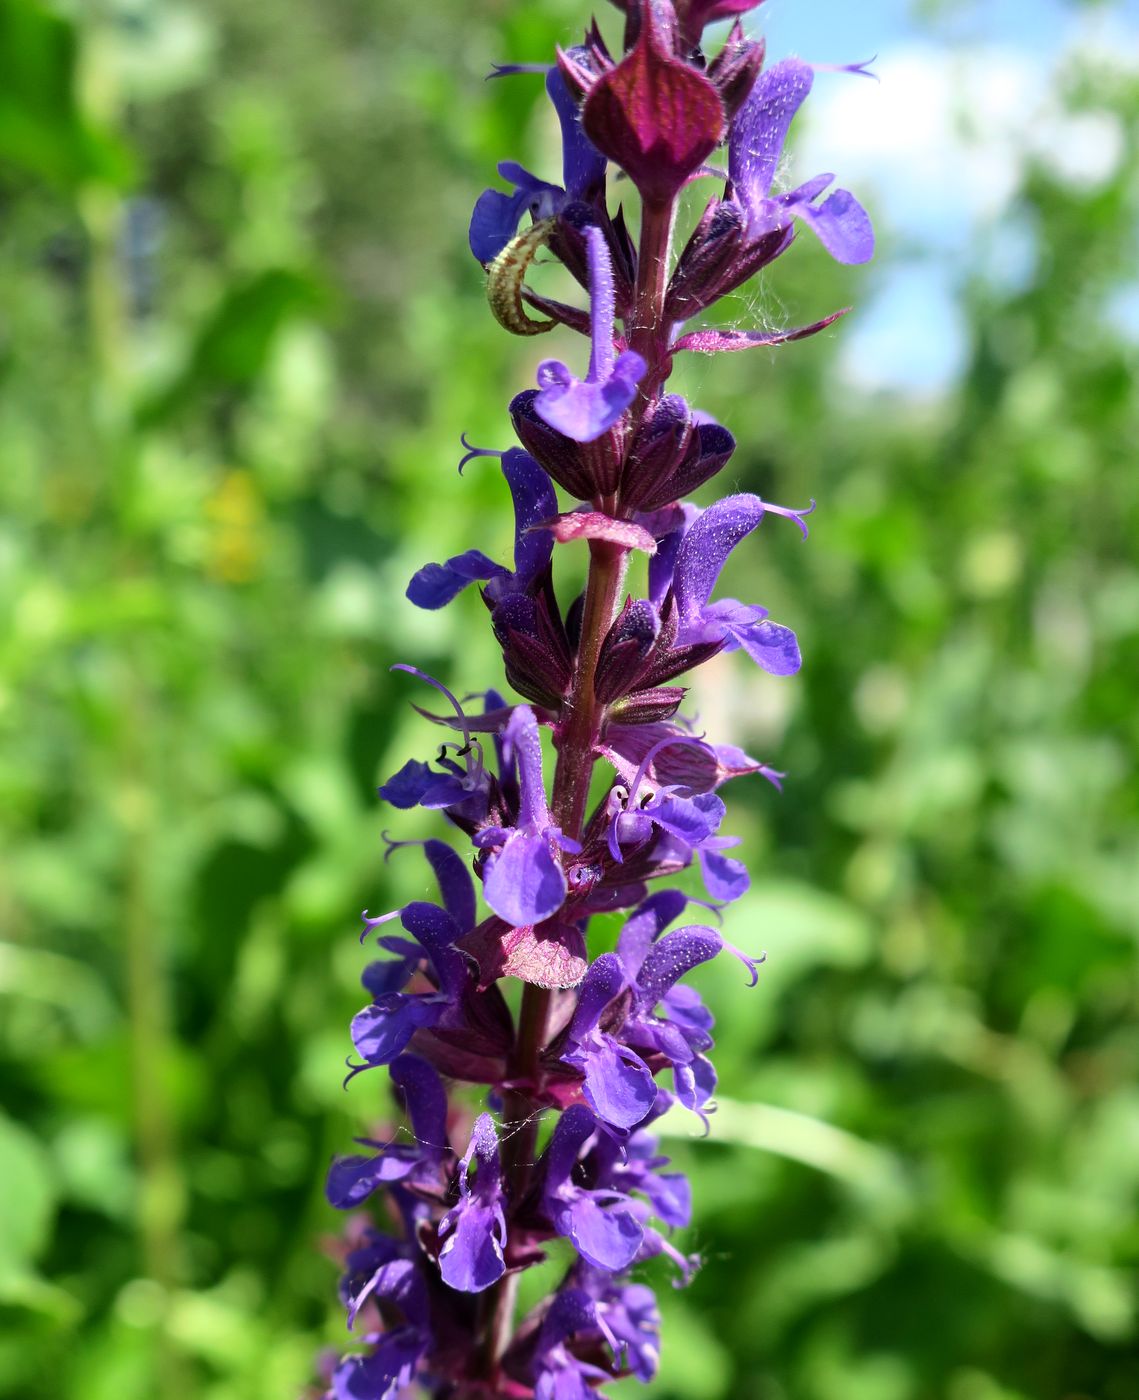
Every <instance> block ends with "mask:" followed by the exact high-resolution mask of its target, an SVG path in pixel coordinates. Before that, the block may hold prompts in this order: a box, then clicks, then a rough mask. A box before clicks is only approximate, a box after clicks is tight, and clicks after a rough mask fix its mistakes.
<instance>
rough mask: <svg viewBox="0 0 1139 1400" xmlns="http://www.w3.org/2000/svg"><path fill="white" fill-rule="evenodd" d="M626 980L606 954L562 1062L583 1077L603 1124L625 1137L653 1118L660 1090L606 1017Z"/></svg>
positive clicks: (587, 987)
mask: <svg viewBox="0 0 1139 1400" xmlns="http://www.w3.org/2000/svg"><path fill="white" fill-rule="evenodd" d="M624 986H625V976H624V973H623V971H622V968H621V964H620V963H619V962H618V960H617V959H616V958H615V957H613V955H612V954H603V955H602V956H601V957H600V958H598V959H597V961H596V962H595V963H594V964H593V966H592V967H591V968H590V969H589V971H588V972H587V973H586V975H585V980H584V982H582V984H581V988H580V990H579V992H578V1003H577V1010H576V1011H575V1012H574V1018H573V1020H572V1021H571V1022H570V1028H569V1042H568V1045H569V1048H567V1049H566V1050H565V1051H564V1052H563V1054H562V1059H563V1060H564V1061H565V1062H566V1064H568V1065H572V1066H573V1067H574V1068H575V1069H578V1070H580V1071H581V1073H582V1075H583V1076H584V1078H583V1082H582V1093H583V1095H584V1096H585V1101H586V1103H588V1104H589V1106H590V1108H592V1109H593V1111H594V1113H596V1114H597V1116H598V1118H600V1119H601V1120H602V1122H604V1123H608V1124H609V1126H610V1127H613V1128H616V1129H618V1131H622V1130H625V1129H628V1128H632V1127H635V1126H636V1124H638V1123H640V1122H642V1121H643V1120H644V1119H645V1118H647V1117H648V1115H649V1114H650V1113H651V1112H652V1110H653V1107H654V1105H655V1104H656V1099H657V1087H656V1083H655V1082H654V1080H653V1076H652V1071H651V1070H650V1069H649V1068H648V1066H647V1065H646V1064H645V1062H644V1061H643V1060H642V1059H641V1058H640V1056H639V1055H637V1054H636V1053H635V1052H634V1051H632V1050H630V1049H629V1048H628V1046H626V1045H622V1044H621V1042H620V1041H619V1040H618V1039H617V1038H616V1036H613V1035H610V1034H609V1033H608V1031H606V1030H605V1029H604V1028H603V1025H602V1023H601V1017H602V1012H604V1011H605V1009H606V1007H608V1006H609V1005H610V1003H611V1002H612V1001H613V1000H614V999H615V998H616V997H617V996H618V995H619V994H620V993H621V991H623V989H624Z"/></svg>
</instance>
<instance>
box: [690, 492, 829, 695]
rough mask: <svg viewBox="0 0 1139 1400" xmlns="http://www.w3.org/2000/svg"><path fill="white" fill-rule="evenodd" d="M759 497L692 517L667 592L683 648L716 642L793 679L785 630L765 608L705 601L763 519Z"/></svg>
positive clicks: (793, 644)
mask: <svg viewBox="0 0 1139 1400" xmlns="http://www.w3.org/2000/svg"><path fill="white" fill-rule="evenodd" d="M764 511H765V506H764V503H763V502H762V501H761V500H760V499H759V497H758V496H749V495H739V496H728V497H726V498H725V499H724V500H722V501H717V502H716V504H715V505H713V506H709V507H708V509H707V510H705V511H702V512H701V513H700V514H699V515H697V516H696V519H695V521H694V522H693V523H692V524H691V526H689V528H688V529H687V531H686V532H685V533H684V535H683V537H682V539H681V541H680V547H679V549H678V550H677V551H676V562H675V565H674V568H673V574H672V590H673V595H674V597H675V599H676V605H677V609H678V611H679V613H680V632H679V640H680V641H681V642H683V643H688V644H691V643H693V642H709V641H719V642H722V643H723V646H724V650H725V651H735V650H736V649H737V648H741V649H742V650H744V651H745V652H747V654H748V656H750V657H751V659H752V660H753V661H754V662H755V663H756V665H757V666H762V668H763V669H764V670H765V671H770V672H771V674H772V675H774V676H790V675H793V674H794V673H795V672H796V671H797V670H798V669H799V666H800V664H801V659H800V656H799V644H798V642H797V641H796V640H795V634H794V632H792V631H791V629H790V628H789V627H783V626H781V625H780V624H779V623H777V622H769V621H768V620H767V609H766V608H761V607H758V606H750V605H748V604H745V603H739V602H737V601H736V600H735V599H734V598H724V599H721V600H720V601H719V602H718V603H711V602H709V601H708V600H709V598H710V597H711V595H712V590H713V588H715V586H716V580H717V579H718V578H719V577H720V571H721V570H722V569H723V567H724V565H725V564H726V563H727V560H728V555H729V554H731V552H732V550H733V549H734V548H735V547H736V545H737V544H739V542H740V541H741V540H742V539H744V538H746V536H748V535H750V534H751V532H752V531H753V530H754V529H755V528H756V527H757V526H758V524H759V522H760V521H761V520H762V519H763V516H764Z"/></svg>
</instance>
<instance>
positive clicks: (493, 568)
mask: <svg viewBox="0 0 1139 1400" xmlns="http://www.w3.org/2000/svg"><path fill="white" fill-rule="evenodd" d="M481 455H485V456H497V455H499V454H497V453H482V454H481ZM501 455H502V474H503V476H504V477H505V478H506V482H507V485H508V486H509V487H510V494H511V496H512V497H513V498H514V570H513V572H512V571H511V570H510V569H508V568H506V567H505V565H503V564H496V563H495V562H494V560H493V559H488V558H487V556H486V555H485V554H484V553H483V552H482V550H480V549H468V550H467V551H466V552H465V553H463V554H457V555H455V557H454V558H453V559H448V560H447V562H446V563H444V564H425V565H424V566H423V568H422V569H420V570H419V571H418V573H416V574H415V576H414V577H413V578H412V580H411V582H410V583H409V584H408V586H407V596H408V598H409V599H410V600H411V601H412V602H413V603H414V604H415V606H416V607H417V608H428V609H434V608H442V607H445V606H446V605H447V604H448V603H449V602H450V601H451V600H452V598H456V597H458V595H459V594H460V593H461V592H462V591H463V589H464V588H466V586H467V585H468V584H469V583H475V582H479V581H484V582H486V584H487V590H486V591H487V596H488V597H489V598H490V600H491V602H492V603H497V602H499V601H500V600H501V599H502V598H504V597H506V596H508V595H509V594H512V593H524V592H525V591H526V589H527V588H529V586H530V584H531V583H532V582H533V581H534V579H535V578H537V576H538V575H539V574H540V573H541V572H542V570H543V569H544V568H545V567H546V565H547V564H548V563H549V562H550V558H551V556H552V555H553V552H554V540H553V536H552V535H550V534H549V532H548V531H546V530H535V529H533V528H532V527H533V526H535V525H540V524H541V523H542V522H543V521H545V520H549V519H551V518H552V517H553V516H555V515H557V513H558V498H557V495H556V494H555V492H554V488H553V487H552V486H551V485H550V478H549V477H548V476H547V475H546V473H545V472H544V471H543V470H542V468H541V467H540V466H539V465H538V464H537V462H535V461H534V459H533V457H531V456H530V455H529V453H527V452H523V451H522V449H521V448H520V447H512V448H511V449H510V450H509V451H508V452H504V453H502V454H501ZM390 800H391V799H390V798H389V801H390Z"/></svg>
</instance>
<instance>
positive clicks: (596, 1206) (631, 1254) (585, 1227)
mask: <svg viewBox="0 0 1139 1400" xmlns="http://www.w3.org/2000/svg"><path fill="white" fill-rule="evenodd" d="M596 1130H597V1120H596V1119H595V1118H594V1116H593V1114H592V1113H590V1111H589V1109H588V1108H585V1107H584V1106H583V1105H581V1104H577V1105H575V1106H574V1107H573V1108H567V1109H566V1111H565V1112H564V1113H563V1114H562V1116H561V1118H559V1119H558V1125H557V1127H556V1128H555V1129H554V1135H553V1137H552V1138H551V1139H550V1143H549V1146H548V1147H547V1148H546V1153H545V1157H544V1165H545V1175H544V1178H543V1183H542V1204H543V1207H544V1209H545V1212H546V1214H547V1216H548V1218H549V1220H550V1224H551V1225H552V1226H553V1228H554V1230H555V1231H556V1232H557V1233H558V1234H559V1235H562V1236H564V1237H565V1238H566V1239H567V1240H569V1241H570V1242H571V1244H572V1245H573V1247H574V1248H575V1249H576V1250H577V1252H578V1253H579V1254H580V1255H581V1257H582V1258H583V1259H584V1260H585V1261H586V1262H587V1263H589V1264H592V1265H593V1266H594V1267H595V1268H598V1269H606V1270H608V1271H609V1272H610V1273H616V1272H619V1271H620V1270H621V1269H626V1268H628V1266H629V1265H630V1264H631V1263H632V1262H633V1260H634V1259H635V1258H636V1256H637V1251H638V1250H639V1249H640V1247H641V1243H642V1241H643V1239H644V1233H645V1232H644V1228H643V1227H642V1225H641V1222H640V1220H639V1219H638V1218H637V1211H636V1210H635V1209H634V1206H633V1202H632V1201H631V1199H630V1198H629V1196H628V1195H627V1194H626V1193H625V1192H622V1191H617V1190H614V1189H613V1188H612V1187H610V1186H606V1185H598V1186H596V1187H594V1188H590V1187H588V1186H582V1185H579V1184H578V1182H577V1181H576V1180H575V1179H574V1178H575V1168H576V1167H577V1165H578V1161H579V1159H580V1157H581V1154H582V1149H583V1148H584V1147H585V1145H586V1144H587V1143H588V1142H589V1140H590V1138H592V1137H593V1135H594V1133H595V1132H596Z"/></svg>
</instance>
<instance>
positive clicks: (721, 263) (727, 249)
mask: <svg viewBox="0 0 1139 1400" xmlns="http://www.w3.org/2000/svg"><path fill="white" fill-rule="evenodd" d="M746 222H747V220H746V216H745V215H744V211H743V209H742V208H741V207H740V206H739V205H738V204H736V203H735V202H734V201H733V200H712V201H711V202H710V203H709V204H708V206H707V208H706V209H705V210H704V213H703V214H702V215H701V217H700V222H699V223H698V224H697V225H696V227H695V228H694V229H693V230H692V235H691V237H690V238H689V240H688V242H687V243H686V244H685V245H684V248H683V250H682V251H681V254H680V257H679V258H678V259H677V263H676V267H675V268H674V269H673V273H672V280H671V281H670V282H669V284H668V293H667V297H666V300H665V317H666V319H667V320H669V321H671V322H673V323H678V322H682V321H687V320H690V319H691V318H692V317H693V316H695V315H697V313H698V312H700V311H703V310H704V309H705V308H706V307H708V306H711V304H712V303H713V302H714V301H715V300H716V298H717V297H718V296H719V295H720V291H719V289H720V287H721V286H724V285H726V284H727V281H728V277H729V273H730V271H731V269H732V267H733V264H734V263H735V261H736V259H737V258H738V257H739V253H740V249H741V247H742V245H743V240H744V229H745V226H746Z"/></svg>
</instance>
